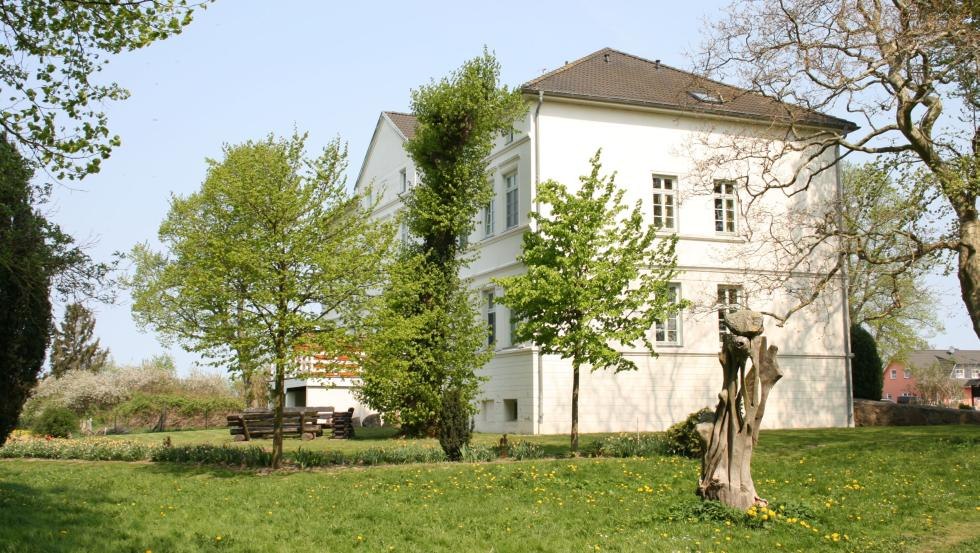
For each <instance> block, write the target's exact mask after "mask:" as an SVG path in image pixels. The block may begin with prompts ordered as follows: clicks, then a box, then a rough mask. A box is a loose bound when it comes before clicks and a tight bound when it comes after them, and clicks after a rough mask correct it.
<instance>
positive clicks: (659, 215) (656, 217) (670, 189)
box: [653, 175, 677, 230]
mask: <svg viewBox="0 0 980 553" xmlns="http://www.w3.org/2000/svg"><path fill="white" fill-rule="evenodd" d="M676 192H677V178H676V177H665V176H663V175H653V226H655V227H657V228H659V229H661V230H677V195H676Z"/></svg>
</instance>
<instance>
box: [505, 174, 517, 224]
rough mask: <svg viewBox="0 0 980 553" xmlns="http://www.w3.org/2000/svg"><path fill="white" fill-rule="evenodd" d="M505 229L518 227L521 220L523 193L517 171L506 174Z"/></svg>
mask: <svg viewBox="0 0 980 553" xmlns="http://www.w3.org/2000/svg"><path fill="white" fill-rule="evenodd" d="M504 212H505V213H504V222H505V229H508V230H509V229H512V228H514V227H516V226H517V223H518V222H520V218H521V191H520V187H518V186H517V169H514V170H513V171H511V172H509V173H505V174H504Z"/></svg>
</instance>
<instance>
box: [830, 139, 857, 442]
mask: <svg viewBox="0 0 980 553" xmlns="http://www.w3.org/2000/svg"><path fill="white" fill-rule="evenodd" d="M834 158H835V159H836V161H835V173H836V175H837V225H838V227H839V228H843V226H844V189H843V184H842V181H843V179H842V178H841V167H840V145H839V144H838V145H837V146H836V148H835V150H834ZM842 255H843V256H844V260H843V261H844V262H843V264H842V265H841V283H842V284H841V288H840V296H841V298H840V299H841V305H842V306H843V307H844V316H843V318H842V319H843V321H844V355H845V360H844V367H845V370H846V372H847V426H848V428H851V427H853V426H854V382H853V378H852V374H851V366H852V362H851V361H852V358H853V357H854V354H853V353H851V306H850V301H849V298H850V292H849V290H848V286H849V284H850V282H849V278H850V277H849V276H848V269H849V266H850V263H851V256H850V255H847V254H846V253H843V254H842Z"/></svg>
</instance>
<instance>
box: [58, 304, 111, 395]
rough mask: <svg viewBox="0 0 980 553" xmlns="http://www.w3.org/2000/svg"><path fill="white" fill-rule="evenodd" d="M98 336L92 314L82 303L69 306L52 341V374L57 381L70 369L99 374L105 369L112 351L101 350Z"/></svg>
mask: <svg viewBox="0 0 980 553" xmlns="http://www.w3.org/2000/svg"><path fill="white" fill-rule="evenodd" d="M94 333H95V316H94V315H93V314H92V311H91V310H89V309H88V308H86V307H85V306H84V305H82V304H80V303H72V304H69V305H68V307H67V308H65V318H64V320H63V321H61V328H56V329H55V330H54V337H53V340H52V342H51V374H52V375H54V377H55V378H57V377H60V376H61V375H63V374H65V373H66V372H68V371H70V370H83V371H92V372H96V371H99V370H101V369H102V367H104V366H105V363H106V359H108V357H109V350H107V349H103V348H100V347H99V339H98V338H95V337H94Z"/></svg>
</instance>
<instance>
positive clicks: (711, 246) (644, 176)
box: [287, 48, 853, 434]
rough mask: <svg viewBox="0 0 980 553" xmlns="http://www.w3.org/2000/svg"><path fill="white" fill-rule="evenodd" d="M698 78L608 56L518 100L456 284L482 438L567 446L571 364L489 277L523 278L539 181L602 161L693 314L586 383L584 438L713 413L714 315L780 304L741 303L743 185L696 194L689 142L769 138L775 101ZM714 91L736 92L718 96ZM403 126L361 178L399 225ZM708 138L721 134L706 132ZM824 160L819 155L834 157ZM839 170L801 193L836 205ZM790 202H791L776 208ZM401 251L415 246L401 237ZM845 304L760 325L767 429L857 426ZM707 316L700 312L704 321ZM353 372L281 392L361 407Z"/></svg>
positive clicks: (549, 78) (359, 410)
mask: <svg viewBox="0 0 980 553" xmlns="http://www.w3.org/2000/svg"><path fill="white" fill-rule="evenodd" d="M693 82H695V81H694V79H693V75H691V74H690V73H686V72H683V71H679V70H677V69H673V68H670V67H667V66H665V65H662V64H660V63H659V61H650V60H645V59H642V58H638V57H636V56H632V55H629V54H625V53H623V52H619V51H617V50H612V49H608V48H607V49H603V50H600V51H598V52H595V53H593V54H590V55H588V56H586V57H584V58H582V59H579V60H577V61H574V62H571V63H568V64H566V65H565V66H563V67H561V68H559V69H557V70H555V71H552V72H550V73H546V74H544V75H542V76H541V77H539V78H537V79H534V80H532V81H530V82H528V83H525V84H524V85H522V87H521V91H522V93H523V94H524V96H525V98H526V99H527V102H528V108H529V109H528V112H527V115H526V117H524V118H523V119H522V120H519V121H517V122H515V125H514V126H515V132H513V133H511V134H508V135H507V136H502V137H501V138H500V139H499V140H498V141H497V143H496V145H495V147H494V149H493V152H492V154H491V155H490V157H489V159H488V160H487V161H488V166H489V171H490V178H491V179H492V180H493V185H494V189H495V192H496V194H495V198H494V200H493V201H492V202H491V203H490V204H489V205H488V206H487V207H486V208H484V209H483V210H482V212H481V213H479V214H478V216H477V220H476V221H475V226H474V231H473V233H472V234H471V235H470V236H469V240H468V243H469V247H470V248H471V249H472V250H473V251H474V253H475V261H474V262H473V263H472V264H471V266H470V267H469V269H468V270H467V271H466V274H464V275H463V276H465V277H469V278H470V279H472V282H473V286H474V287H475V290H476V291H477V292H478V293H479V294H480V297H481V298H482V314H481V316H482V317H484V318H485V319H486V321H487V325H488V326H489V327H490V328H491V332H492V334H493V346H492V347H493V348H494V357H493V359H492V360H491V361H490V362H489V363H487V365H486V366H485V367H483V369H482V375H484V376H486V377H487V381H486V382H485V383H484V385H483V387H482V390H481V393H480V395H479V398H478V406H479V413H478V414H477V415H476V419H475V429H476V430H477V431H479V432H493V433H505V432H506V433H516V434H554V433H566V432H568V431H569V430H570V427H571V389H572V368H571V363H570V361H568V360H564V359H561V358H559V357H556V356H552V355H543V354H541V353H540V352H539V350H538V349H537V348H536V347H535V346H534V345H533V344H526V343H515V341H514V340H513V339H512V325H511V323H510V314H509V313H508V310H507V308H506V307H504V306H502V305H500V304H498V303H497V302H496V301H495V299H496V298H497V297H499V295H500V294H501V290H499V289H497V288H495V287H494V285H493V284H492V281H491V279H493V278H496V277H503V276H509V275H514V274H519V273H520V272H521V271H523V270H524V268H523V267H522V265H521V263H519V262H518V261H517V256H518V254H519V253H520V250H521V236H522V235H523V234H524V233H525V232H527V231H528V229H529V218H528V213H529V212H531V211H534V210H537V209H538V206H536V205H535V204H534V201H533V198H534V196H535V188H536V185H537V183H539V182H544V181H546V180H548V179H554V180H557V181H559V182H562V183H564V184H566V185H567V186H569V187H574V186H576V185H577V183H578V182H579V177H580V176H581V175H583V174H586V173H587V172H588V171H589V163H588V162H589V159H590V158H591V157H592V156H593V155H594V154H595V152H596V150H597V149H599V148H602V163H603V173H606V174H608V173H612V172H613V171H615V172H616V175H617V176H616V182H617V183H618V185H619V186H621V187H624V188H625V189H626V196H625V198H624V199H625V201H626V202H627V203H628V204H630V205H632V204H634V203H635V202H636V201H637V200H642V202H643V206H644V209H645V210H646V212H647V214H648V216H649V222H650V223H651V224H656V225H659V226H661V227H662V228H663V229H664V230H665V231H666V232H667V233H676V234H677V235H678V237H679V242H678V247H677V252H678V254H677V255H678V276H677V279H676V283H675V284H674V287H675V290H676V293H677V295H678V296H679V297H681V298H685V299H689V300H691V301H692V302H694V303H695V304H697V305H700V306H702V309H690V310H687V311H685V312H682V313H680V314H679V315H677V316H676V317H674V318H672V319H670V320H667V321H664V322H663V323H662V324H658V325H656V328H651V329H650V333H651V335H652V336H653V337H654V339H655V343H656V351H657V354H658V356H656V357H654V356H651V355H650V354H649V353H648V352H646V351H645V350H636V351H626V352H625V353H626V355H630V356H632V357H633V358H634V360H635V361H636V364H637V365H638V367H639V370H637V371H628V372H621V373H618V374H616V373H613V372H612V371H596V372H590V371H588V370H587V369H586V370H583V372H582V381H581V392H580V397H579V406H580V422H579V425H580V426H579V430H580V431H581V432H620V431H657V430H663V429H665V428H667V427H668V426H670V425H671V424H673V423H675V422H677V421H678V420H681V419H683V418H684V417H685V416H687V415H688V414H690V413H691V412H693V411H696V410H698V409H701V408H703V407H712V408H713V407H714V406H715V404H716V403H717V393H718V391H719V388H720V386H721V379H722V376H721V368H720V365H719V362H718V350H719V340H720V339H719V333H720V332H721V330H720V328H719V314H720V313H721V312H722V308H724V307H725V306H726V305H747V306H749V307H750V308H755V309H760V307H759V306H763V307H765V306H768V305H771V304H773V303H779V302H780V301H784V300H783V299H781V298H779V297H776V295H775V294H769V295H768V296H767V297H746V293H745V291H744V290H743V289H742V288H741V286H740V284H741V283H742V282H743V281H744V280H745V272H744V271H745V268H744V267H745V264H743V263H740V262H739V260H738V259H733V257H732V255H731V252H732V251H733V247H735V246H739V245H745V244H746V241H747V238H746V235H745V233H743V232H742V224H741V221H740V217H741V216H742V212H741V210H740V209H739V206H740V201H741V200H744V198H741V197H740V191H739V189H738V186H737V185H735V184H734V183H735V181H734V180H733V176H732V175H724V174H721V175H718V177H717V180H716V181H715V184H714V189H713V191H712V190H708V191H707V192H705V193H694V190H693V188H694V184H693V182H690V181H691V178H690V175H691V173H692V171H693V170H694V169H693V162H692V154H691V144H692V143H695V142H697V141H698V135H699V134H703V133H705V132H714V131H718V130H722V129H724V128H726V126H732V127H734V126H739V127H741V128H745V127H746V126H749V127H752V126H757V127H758V129H759V134H760V136H762V135H763V134H765V132H766V130H767V129H769V128H771V127H772V126H773V124H774V116H773V114H772V107H771V104H770V103H767V102H765V101H760V99H759V98H757V97H756V98H754V97H752V96H751V95H741V96H738V97H737V98H725V97H724V96H725V93H724V92H715V91H708V90H701V89H691V86H692V83H693ZM714 84H716V85H717V88H718V90H722V91H724V90H729V91H730V90H735V89H732V88H731V87H726V86H724V85H721V84H718V83H714ZM820 121H821V123H819V124H823V125H826V126H827V127H828V128H832V129H834V130H837V131H841V132H846V130H847V129H848V127H849V125H850V124H849V123H848V122H846V121H843V120H840V119H835V118H832V117H828V116H822V117H821V119H820ZM414 129H415V118H414V117H413V116H412V115H410V114H404V113H396V112H383V113H382V114H381V116H380V117H379V119H378V122H377V126H376V128H375V131H374V135H373V137H372V139H371V143H370V146H369V147H368V151H367V154H366V155H365V158H364V162H363V165H362V167H361V170H360V174H359V175H358V178H357V181H356V189H357V190H358V191H359V192H363V191H365V190H367V189H368V188H369V187H370V189H371V190H372V191H373V194H374V196H373V197H372V198H371V200H372V201H373V202H376V211H375V214H376V216H377V217H380V218H390V217H394V216H395V215H396V214H397V213H398V211H399V210H400V209H401V208H402V206H403V203H402V198H403V196H404V195H405V194H406V193H410V191H411V189H412V187H413V186H415V185H416V184H417V182H418V178H419V177H418V175H417V174H416V171H415V168H414V166H413V164H412V160H411V158H410V157H409V156H408V154H407V153H406V152H405V149H404V144H405V141H406V140H408V139H409V138H411V137H412V136H413V133H414ZM705 129H714V131H710V130H709V131H706V130H705ZM831 154H832V152H831V153H828V155H827V158H828V159H829V160H832V159H833V158H832V157H831ZM838 178H839V176H838V173H837V172H836V171H833V170H831V171H824V172H822V173H820V174H819V175H818V177H817V178H816V179H815V180H814V182H813V185H812V186H811V191H810V192H808V194H811V193H812V194H829V195H834V194H836V193H839V186H840V183H839V182H838ZM782 201H790V200H782ZM402 239H403V240H408V239H410V237H408V236H407V235H406V233H405V231H404V229H402ZM845 301H846V300H845V298H843V297H842V296H841V295H836V296H833V297H831V298H829V299H827V300H826V301H824V303H822V304H821V306H820V307H819V308H812V309H808V310H804V311H801V312H799V313H797V314H796V315H794V317H793V318H792V319H791V320H790V321H789V322H788V323H787V324H786V326H785V327H778V326H777V325H776V324H774V322H773V321H772V320H771V319H769V318H767V319H766V335H767V336H768V337H769V343H770V344H775V345H777V346H778V347H779V363H780V366H781V367H782V369H783V372H784V375H785V376H784V377H783V379H782V380H781V381H780V382H779V384H778V385H777V386H776V387H775V388H774V389H773V391H772V394H771V396H770V398H769V402H768V405H767V412H766V418H765V425H766V427H769V428H801V427H831V426H850V425H852V424H853V423H852V405H851V400H850V398H851V393H850V372H849V371H850V368H849V367H850V363H849V360H848V352H849V344H848V332H847V318H846V308H845V307H846V305H845ZM704 306H707V308H705V307H704ZM356 385H357V380H356V377H355V375H353V374H338V375H336V376H334V377H332V378H323V379H311V380H291V381H288V382H287V388H288V389H289V394H288V398H287V402H288V404H289V405H335V406H336V407H337V408H338V409H343V408H347V407H348V406H354V407H355V409H356V412H355V414H356V415H358V416H364V415H366V414H368V412H369V411H368V410H367V409H366V408H365V407H364V406H361V405H357V404H356V402H354V400H353V399H352V396H351V390H352V389H353V388H354V387H356Z"/></svg>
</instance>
